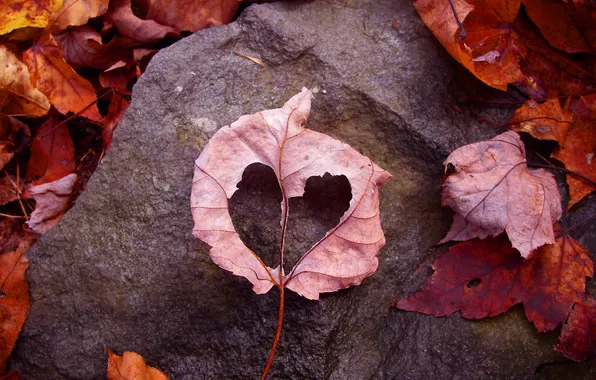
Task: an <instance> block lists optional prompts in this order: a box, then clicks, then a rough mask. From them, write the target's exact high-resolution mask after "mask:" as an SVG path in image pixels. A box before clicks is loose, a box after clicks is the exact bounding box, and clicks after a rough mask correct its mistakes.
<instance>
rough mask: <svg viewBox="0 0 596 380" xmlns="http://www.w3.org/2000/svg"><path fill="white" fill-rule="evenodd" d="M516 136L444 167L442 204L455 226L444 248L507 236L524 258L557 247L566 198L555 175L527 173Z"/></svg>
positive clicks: (470, 150) (460, 154) (453, 157)
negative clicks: (557, 229) (555, 228)
mask: <svg viewBox="0 0 596 380" xmlns="http://www.w3.org/2000/svg"><path fill="white" fill-rule="evenodd" d="M525 156H526V151H525V148H524V144H523V142H522V141H521V140H520V138H519V136H518V134H517V133H515V132H512V131H508V132H505V133H503V134H500V135H498V136H496V137H495V138H493V139H492V140H488V141H480V142H477V143H474V144H470V145H466V146H463V147H461V148H458V149H456V150H454V151H453V152H452V153H451V154H450V155H449V157H447V159H446V160H445V162H443V165H444V166H445V172H446V173H447V172H448V171H450V168H451V167H453V168H454V173H453V174H449V175H448V176H447V177H446V178H445V180H444V182H443V194H442V198H443V199H442V204H443V206H449V207H451V208H452V209H453V210H455V215H454V217H453V224H452V226H451V230H450V231H449V232H448V233H447V236H445V237H444V238H443V240H441V243H444V242H447V241H450V240H457V241H462V240H470V239H473V238H480V239H484V238H486V237H487V236H489V235H490V236H496V235H498V234H500V233H501V232H503V231H506V232H507V235H508V236H509V239H510V240H511V242H512V243H513V247H515V248H517V249H518V250H519V251H520V252H521V254H522V255H523V256H524V257H528V256H529V255H530V252H531V251H532V250H534V249H536V248H538V247H540V246H542V245H544V244H552V243H554V242H555V237H554V234H553V228H552V224H553V223H554V222H555V221H556V220H558V219H559V217H560V216H561V212H562V210H561V197H560V195H559V190H558V188H557V183H556V182H555V180H554V177H553V175H552V174H551V173H549V172H547V171H546V170H543V169H531V170H529V169H528V166H527V164H526V158H525Z"/></svg>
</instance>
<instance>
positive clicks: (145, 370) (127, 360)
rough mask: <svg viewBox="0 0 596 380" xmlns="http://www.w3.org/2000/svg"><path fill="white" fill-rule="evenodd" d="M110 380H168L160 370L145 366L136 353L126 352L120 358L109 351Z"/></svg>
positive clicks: (141, 358)
mask: <svg viewBox="0 0 596 380" xmlns="http://www.w3.org/2000/svg"><path fill="white" fill-rule="evenodd" d="M107 377H108V380H167V379H168V377H167V376H166V375H165V374H164V373H163V372H161V371H160V370H158V369H156V368H153V367H149V366H148V365H147V364H145V360H143V357H142V356H141V355H139V354H137V353H136V352H131V351H125V352H124V354H122V356H118V355H116V354H114V353H113V352H112V350H110V349H108V376H107Z"/></svg>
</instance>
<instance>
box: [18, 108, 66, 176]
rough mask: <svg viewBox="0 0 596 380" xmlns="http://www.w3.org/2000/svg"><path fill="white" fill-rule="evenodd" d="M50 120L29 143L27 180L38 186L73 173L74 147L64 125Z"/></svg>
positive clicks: (55, 120) (52, 119)
mask: <svg viewBox="0 0 596 380" xmlns="http://www.w3.org/2000/svg"><path fill="white" fill-rule="evenodd" d="M56 124H58V120H57V119H55V118H53V117H52V118H50V119H49V120H48V121H46V122H45V123H43V124H42V126H41V127H40V128H39V130H38V131H37V134H36V135H35V137H34V138H33V141H32V142H31V156H30V158H29V164H28V166H27V179H28V180H30V181H31V180H36V181H35V184H37V185H39V184H42V183H46V182H52V181H55V180H57V179H59V178H62V177H64V176H66V175H68V174H71V173H74V171H75V160H74V154H75V151H74V145H73V143H72V138H71V137H70V133H69V132H68V127H67V126H66V124H64V123H63V124H60V125H59V126H58V127H56Z"/></svg>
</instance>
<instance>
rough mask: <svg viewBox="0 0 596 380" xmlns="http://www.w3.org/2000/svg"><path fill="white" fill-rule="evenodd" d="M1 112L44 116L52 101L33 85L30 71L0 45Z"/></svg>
mask: <svg viewBox="0 0 596 380" xmlns="http://www.w3.org/2000/svg"><path fill="white" fill-rule="evenodd" d="M0 65H1V66H2V70H1V71H0V111H1V112H4V113H6V114H9V115H23V116H42V115H45V114H46V113H48V111H49V109H50V101H49V100H48V98H46V96H45V95H44V94H42V93H41V92H40V91H39V90H38V89H37V88H35V87H34V86H33V85H32V84H31V77H30V75H29V69H27V66H25V64H23V63H22V62H21V61H19V59H18V58H17V57H16V56H15V55H14V54H13V53H12V52H11V51H10V50H8V49H7V48H6V46H2V45H0Z"/></svg>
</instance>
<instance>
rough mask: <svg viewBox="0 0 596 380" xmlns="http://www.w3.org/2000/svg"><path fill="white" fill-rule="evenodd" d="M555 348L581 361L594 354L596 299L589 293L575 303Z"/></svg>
mask: <svg viewBox="0 0 596 380" xmlns="http://www.w3.org/2000/svg"><path fill="white" fill-rule="evenodd" d="M560 342H561V343H559V344H557V345H556V346H555V350H556V351H559V352H561V353H563V355H565V356H567V357H568V358H569V359H571V360H575V361H576V362H581V361H584V360H586V359H589V358H593V357H594V356H596V344H595V342H596V300H594V298H593V297H592V296H590V295H587V296H586V297H585V300H582V301H581V302H578V303H576V304H575V307H574V308H573V311H572V312H571V314H570V315H569V319H568V320H567V323H565V324H564V325H563V329H562V330H561V337H560Z"/></svg>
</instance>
